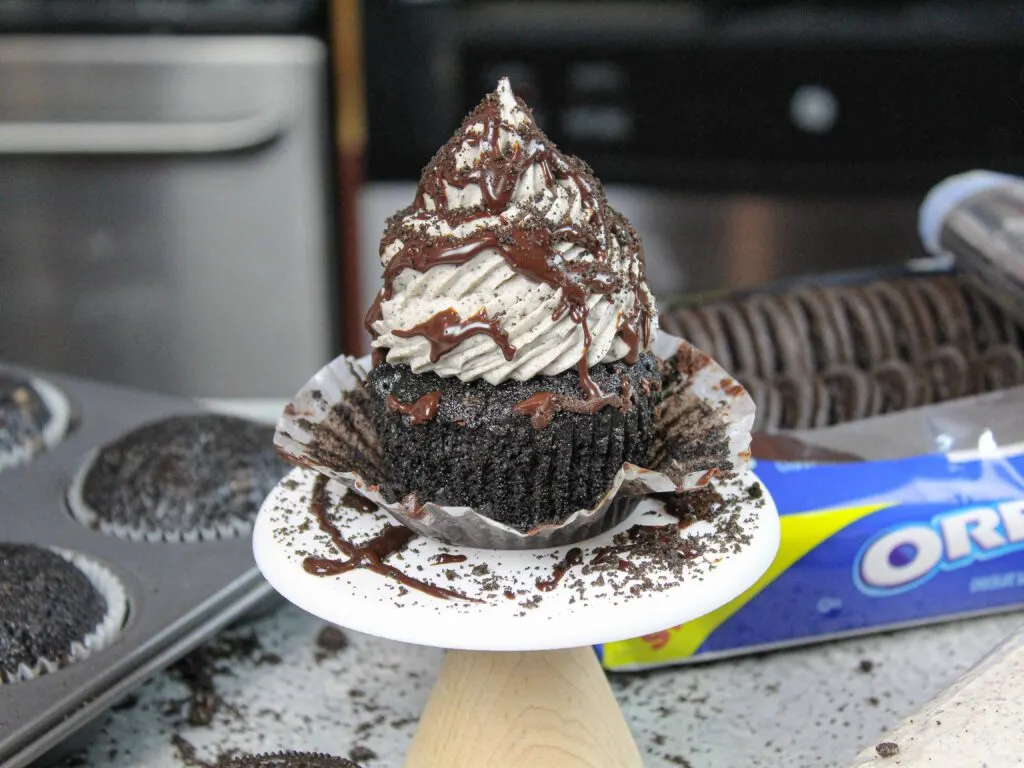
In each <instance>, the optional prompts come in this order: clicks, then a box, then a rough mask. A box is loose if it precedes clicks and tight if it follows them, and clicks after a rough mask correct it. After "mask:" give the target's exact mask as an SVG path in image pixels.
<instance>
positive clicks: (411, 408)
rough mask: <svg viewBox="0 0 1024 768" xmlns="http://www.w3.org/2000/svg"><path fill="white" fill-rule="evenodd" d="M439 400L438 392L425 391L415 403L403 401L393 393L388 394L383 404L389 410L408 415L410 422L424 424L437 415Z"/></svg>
mask: <svg viewBox="0 0 1024 768" xmlns="http://www.w3.org/2000/svg"><path fill="white" fill-rule="evenodd" d="M440 402H441V393H440V392H427V394H425V395H423V397H421V398H420V399H419V400H417V401H416V402H415V403H403V402H402V401H401V400H399V399H398V398H397V397H395V396H394V395H388V399H387V400H385V401H384V405H385V407H386V408H387V409H388V410H389V411H398V413H401V414H403V415H405V416H408V417H409V418H410V419H411V420H412V423H413V424H414V425H416V424H426V423H427V422H428V421H430V420H431V419H433V418H434V417H435V416H437V406H438V405H439V404H440Z"/></svg>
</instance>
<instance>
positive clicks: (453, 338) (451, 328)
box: [394, 307, 516, 363]
mask: <svg viewBox="0 0 1024 768" xmlns="http://www.w3.org/2000/svg"><path fill="white" fill-rule="evenodd" d="M481 333H482V334H484V335H486V336H490V337H491V338H492V339H493V340H494V343H495V344H497V345H498V346H499V347H500V348H501V353H502V354H503V355H504V356H505V359H506V360H511V359H512V358H513V357H515V354H516V348H515V347H514V346H512V344H510V343H509V340H508V334H507V333H505V332H504V331H503V330H501V327H500V326H499V325H498V323H497V321H495V320H492V319H490V318H489V317H487V310H486V309H481V310H480V311H479V312H477V313H476V314H473V315H470V316H469V317H467V318H466V319H465V320H463V319H462V318H461V317H459V313H458V312H456V311H455V310H454V309H452V308H451V307H449V308H448V309H445V310H442V311H441V312H438V313H437V314H436V315H432V316H431V317H430V318H428V319H427V320H424V321H423V322H422V323H420V324H418V325H414V326H413V327H412V328H409V329H408V330H404V331H403V330H396V331H394V334H395V336H400V337H401V338H403V339H411V338H412V337H413V336H422V337H423V338H425V339H426V340H427V342H428V343H429V344H430V362H432V363H436V362H437V361H438V360H440V359H441V356H442V355H446V354H448V353H449V352H451V351H452V350H453V349H455V347H457V346H458V345H459V344H461V343H462V342H463V341H465V340H466V339H468V338H469V337H470V336H475V335H477V334H481Z"/></svg>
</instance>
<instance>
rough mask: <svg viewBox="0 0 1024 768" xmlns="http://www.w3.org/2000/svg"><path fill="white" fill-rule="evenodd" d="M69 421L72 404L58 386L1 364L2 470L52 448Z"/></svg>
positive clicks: (63, 433) (0, 455)
mask: <svg viewBox="0 0 1024 768" xmlns="http://www.w3.org/2000/svg"><path fill="white" fill-rule="evenodd" d="M70 421H71V409H70V406H69V404H68V401H67V398H66V397H65V396H64V394H63V393H62V392H61V391H60V390H59V389H57V388H56V387H54V386H52V385H51V384H48V383H47V382H45V381H42V380H40V379H35V378H31V377H28V376H25V375H22V374H20V373H17V372H15V371H11V370H6V369H3V368H0V471H3V470H4V469H8V468H10V467H14V466H17V465H18V464H24V463H27V462H29V461H31V460H32V459H34V458H35V457H36V456H38V455H39V454H41V453H43V452H45V451H47V450H50V449H51V448H53V446H55V445H56V444H57V443H59V442H60V441H61V440H62V439H63V438H64V435H65V434H66V433H67V431H68V428H69V426H70Z"/></svg>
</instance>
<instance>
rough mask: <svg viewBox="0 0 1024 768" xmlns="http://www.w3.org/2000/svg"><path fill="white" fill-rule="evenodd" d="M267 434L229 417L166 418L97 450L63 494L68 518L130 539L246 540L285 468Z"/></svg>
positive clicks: (258, 426) (264, 429)
mask: <svg viewBox="0 0 1024 768" xmlns="http://www.w3.org/2000/svg"><path fill="white" fill-rule="evenodd" d="M273 433H274V431H273V429H272V428H271V427H269V426H264V425H261V424H256V423H253V422H251V421H247V420H245V419H240V418H236V417H234V416H222V415H219V414H192V415H184V416H172V417H170V418H166V419H163V420H161V421H156V422H152V423H150V424H146V425H144V426H141V427H138V428H137V429H135V430H133V431H131V432H129V433H128V434H126V435H124V436H123V437H121V438H119V439H118V440H116V441H114V442H113V443H109V444H108V445H105V446H103V447H102V448H100V449H99V450H98V451H97V452H96V453H95V454H93V455H92V456H91V457H90V458H89V460H88V461H86V463H85V464H84V465H83V466H82V468H81V469H80V470H79V472H78V473H77V474H76V476H75V478H74V481H73V482H72V484H71V488H70V489H69V492H68V503H69V506H70V509H71V512H72V514H73V515H74V517H75V518H76V519H77V520H78V521H79V522H81V523H82V524H84V525H87V526H89V527H91V528H96V529H98V530H100V531H102V532H103V533H106V534H108V535H112V536H117V537H120V538H127V539H132V540H135V541H140V540H147V541H173V542H180V541H198V540H210V539H218V538H232V537H236V536H243V535H247V534H248V532H249V531H250V530H251V528H252V523H253V520H254V519H255V518H256V513H257V512H258V511H259V508H260V504H262V503H263V499H264V498H265V497H266V495H267V494H268V493H269V492H270V490H271V489H272V488H273V487H274V485H275V484H276V483H277V481H278V480H280V479H281V478H282V477H283V476H284V474H285V472H286V471H287V466H286V465H285V464H284V462H282V461H281V460H280V459H279V458H278V456H277V455H276V454H275V452H274V447H273Z"/></svg>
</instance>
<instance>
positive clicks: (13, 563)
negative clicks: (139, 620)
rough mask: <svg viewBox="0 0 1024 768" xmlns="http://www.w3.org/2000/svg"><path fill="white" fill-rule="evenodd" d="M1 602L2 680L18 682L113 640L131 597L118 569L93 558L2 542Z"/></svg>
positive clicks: (65, 662)
mask: <svg viewBox="0 0 1024 768" xmlns="http://www.w3.org/2000/svg"><path fill="white" fill-rule="evenodd" d="M0 606H3V610H2V611H0V683H14V682H19V681H23V680H29V679H31V678H33V677H37V676H38V675H40V674H43V673H45V672H54V671H56V670H57V669H59V668H60V667H63V666H66V665H68V664H70V663H72V662H73V661H76V660H79V659H82V658H85V657H86V656H88V655H89V654H90V653H94V652H96V651H98V650H99V649H101V648H103V647H104V646H106V645H108V644H109V643H110V641H111V640H112V639H113V638H114V637H116V636H117V633H118V632H119V631H120V629H121V625H122V624H123V623H124V618H125V612H126V608H127V602H126V598H125V594H124V590H123V589H122V587H121V585H120V583H119V582H118V581H117V579H116V578H115V577H114V576H113V574H111V573H109V572H108V571H107V570H106V569H105V568H103V567H101V566H100V565H98V564H97V563H95V562H93V561H92V560H89V559H87V558H83V557H81V556H78V555H75V554H71V553H66V552H57V551H52V550H49V549H44V548H43V547H37V546H35V545H33V544H12V543H9V542H0Z"/></svg>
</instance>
